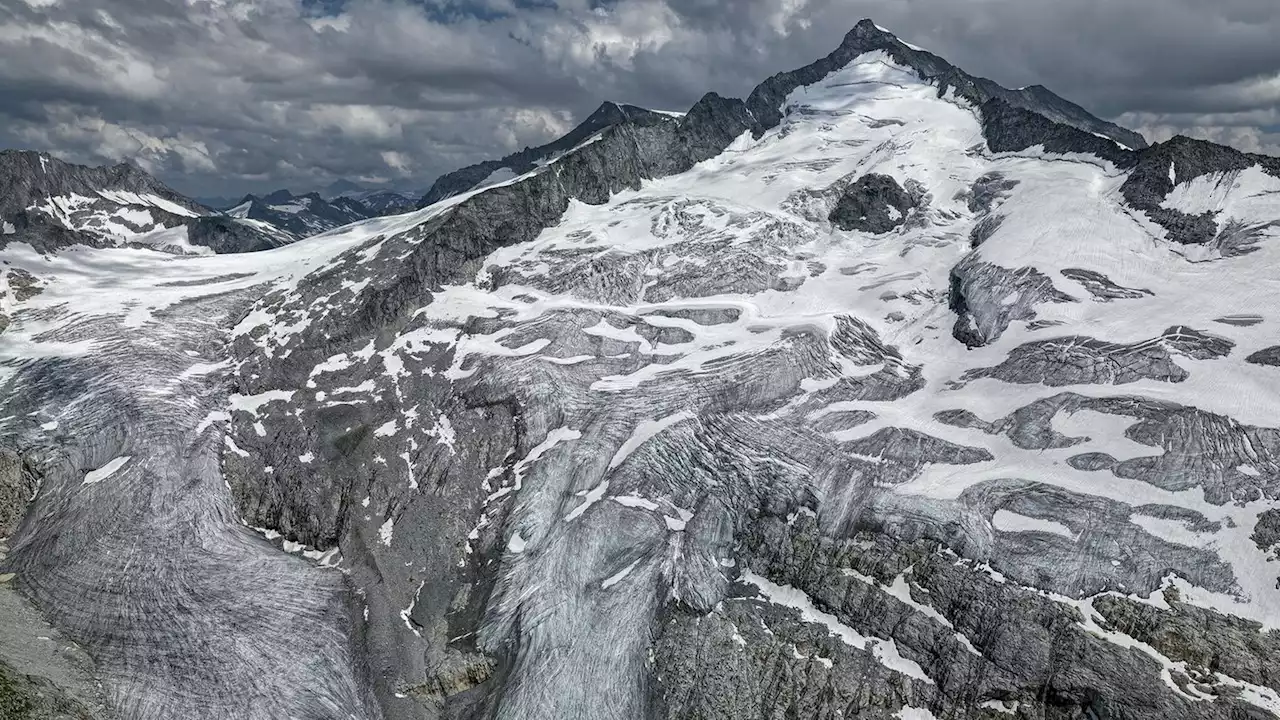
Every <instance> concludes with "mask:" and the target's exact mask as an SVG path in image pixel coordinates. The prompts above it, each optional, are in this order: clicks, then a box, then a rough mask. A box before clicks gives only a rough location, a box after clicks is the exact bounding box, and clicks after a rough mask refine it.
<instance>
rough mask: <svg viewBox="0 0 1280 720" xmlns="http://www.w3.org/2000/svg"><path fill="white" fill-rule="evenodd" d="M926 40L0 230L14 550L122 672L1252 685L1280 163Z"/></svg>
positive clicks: (1274, 702) (615, 714) (1024, 704)
mask: <svg viewBox="0 0 1280 720" xmlns="http://www.w3.org/2000/svg"><path fill="white" fill-rule="evenodd" d="M942 63H943V61H941V60H940V59H938V58H936V57H934V56H932V55H928V53H926V52H925V51H922V50H919V49H916V48H913V47H912V46H907V45H903V44H902V43H900V42H899V41H897V40H896V39H895V38H893V37H892V36H891V35H888V34H887V33H885V32H883V31H881V30H879V29H876V28H875V27H874V26H873V25H871V24H870V23H869V22H864V23H862V24H859V26H858V27H857V28H856V29H855V30H854V31H853V32H852V33H850V35H849V37H848V38H847V39H846V42H845V44H844V45H842V47H841V49H839V50H837V51H836V53H833V54H832V56H830V57H829V58H827V59H826V60H823V61H819V62H818V63H815V64H814V65H812V66H809V67H808V68H805V69H802V70H800V71H797V72H796V73H791V74H784V75H780V76H776V77H775V78H773V79H771V80H770V81H767V82H766V83H765V84H763V85H762V86H761V87H760V88H758V89H757V91H756V92H755V93H753V95H752V97H751V98H749V99H748V100H747V101H745V102H743V101H731V100H727V99H724V98H719V97H718V96H708V97H707V98H704V99H703V100H702V101H700V102H699V104H698V105H696V106H695V107H694V108H693V109H692V110H691V111H690V113H688V114H687V115H684V116H664V118H665V119H661V120H658V119H654V118H646V120H645V123H644V124H627V123H622V124H618V125H611V126H609V127H607V128H605V129H602V130H600V131H599V132H598V133H596V134H594V135H592V136H591V137H589V138H587V139H585V140H583V141H581V142H580V143H578V144H576V145H575V146H574V147H573V148H571V149H569V150H567V151H566V152H565V153H564V154H562V155H560V156H558V157H557V158H556V159H554V160H552V161H549V162H547V163H545V164H542V165H539V166H537V167H535V168H534V169H532V170H530V171H529V172H528V173H526V174H524V175H520V176H516V177H511V178H507V179H503V180H501V181H500V182H496V183H495V184H493V185H489V186H485V187H482V188H480V189H478V190H472V191H470V192H468V193H464V194H461V195H456V196H454V197H451V198H450V199H448V200H445V201H442V202H439V203H435V204H433V205H430V206H428V207H427V208H426V209H424V210H420V211H418V212H416V213H410V214H408V215H402V216H396V217H392V218H384V219H380V220H375V221H369V222H365V223H359V224H356V225H352V226H349V227H347V228H343V229H339V230H335V231H332V232H329V233H326V234H324V235H320V236H317V237H315V238H311V239H308V240H304V241H301V242H299V243H297V244H295V245H292V246H290V247H287V248H281V249H278V250H273V251H267V252H263V253H255V254H252V255H250V256H243V257H240V258H228V257H212V258H184V259H176V258H171V257H163V256H159V255H158V254H155V253H151V252H147V251H141V250H137V251H123V250H77V251H70V252H64V253H62V254H60V255H56V256H53V257H52V258H49V259H46V258H43V257H40V256H38V255H37V254H36V253H34V252H32V251H30V250H28V249H24V248H22V247H10V248H9V249H7V250H5V251H3V253H2V254H0V258H3V259H4V260H5V261H7V264H6V265H5V268H6V271H5V272H6V273H7V275H5V276H4V277H5V278H6V282H7V283H8V286H7V287H9V290H8V291H7V292H8V294H7V295H6V296H5V299H3V302H4V303H5V305H4V307H5V308H6V310H5V312H11V313H12V315H13V324H12V325H11V326H10V328H9V329H8V330H7V331H6V332H5V333H4V334H3V335H0V348H3V353H4V356H5V358H6V368H7V370H8V372H9V373H10V374H9V376H8V377H7V378H6V382H7V383H8V394H7V396H6V401H5V402H6V409H5V410H4V412H3V413H0V415H6V416H8V417H7V418H6V420H5V424H4V425H3V428H2V429H3V432H4V439H5V440H6V441H7V443H8V445H9V446H10V447H12V448H14V452H15V453H17V454H18V455H20V456H21V457H22V459H23V462H26V463H28V464H29V465H30V467H31V468H32V469H31V471H30V473H29V474H28V475H25V476H24V477H31V478H36V477H38V478H39V479H40V482H41V484H40V486H39V488H38V491H37V492H35V493H34V500H33V501H32V503H31V506H30V508H29V509H28V510H27V513H26V516H25V519H24V520H23V521H22V523H21V524H20V525H19V526H18V527H17V529H16V530H15V532H14V535H13V538H12V539H11V541H10V544H11V545H12V547H13V552H12V555H11V557H10V559H9V560H8V561H6V562H7V566H6V567H8V568H9V569H12V570H15V571H16V572H17V573H18V577H17V580H16V582H18V583H19V586H20V587H21V588H22V589H23V591H24V593H25V594H26V595H27V596H28V597H30V598H31V599H32V600H33V601H34V602H35V603H36V604H37V605H38V606H40V607H41V608H43V609H44V610H45V611H46V612H47V613H48V614H49V616H50V617H51V618H52V619H53V620H54V622H55V625H57V626H59V627H60V628H63V629H65V630H66V631H67V632H68V633H69V634H70V635H72V636H73V637H74V638H76V639H77V640H78V641H79V642H81V643H82V644H84V645H86V647H87V648H88V649H89V650H90V653H91V654H92V655H93V656H94V657H95V659H96V660H97V662H98V666H99V671H100V672H101V674H102V675H103V677H104V678H105V679H106V681H107V682H108V685H109V687H110V688H112V690H113V693H114V698H115V699H116V702H117V705H118V707H119V709H120V712H121V714H122V715H124V716H125V717H130V718H134V717H137V718H168V717H202V718H203V717H209V718H276V717H281V718H283V717H317V718H319V717H326V718H328V717H344V718H345V717H358V718H366V717H367V718H376V717H388V718H437V717H451V718H464V717H465V718H471V717H494V718H531V717H549V718H638V717H662V718H836V717H844V718H875V719H878V720H880V719H883V720H887V719H888V718H904V719H919V718H989V719H992V720H994V719H997V718H1003V717H1019V718H1055V719H1058V718H1062V719H1066V718H1073V719H1074V718H1111V717H1115V718H1152V719H1155V718H1269V717H1275V716H1276V715H1277V714H1280V694H1278V693H1277V690H1278V689H1280V632H1277V630H1276V628H1277V626H1280V590H1277V578H1276V576H1277V570H1276V569H1275V566H1274V565H1273V564H1271V563H1269V560H1271V559H1274V558H1275V557H1276V552H1277V548H1278V547H1280V507H1277V503H1276V501H1275V500H1274V499H1273V498H1274V497H1275V494H1276V486H1277V480H1278V479H1280V430H1277V429H1276V427H1275V426H1276V420H1275V409H1276V408H1277V407H1280V383H1278V382H1277V380H1280V367H1278V366H1280V347H1277V346H1276V341H1275V338H1276V335H1277V320H1278V319H1280V318H1278V317H1277V316H1278V315H1280V282H1277V281H1276V280H1275V279H1274V273H1273V272H1269V268H1272V267H1275V266H1276V264H1277V262H1280V242H1278V241H1277V238H1276V235H1277V234H1280V230H1278V229H1277V227H1276V226H1275V225H1274V223H1275V222H1276V221H1277V220H1280V170H1278V169H1277V165H1276V164H1275V163H1274V162H1273V161H1271V160H1270V159H1267V158H1259V157H1256V156H1245V155H1242V154H1240V153H1235V152H1234V151H1230V150H1227V149H1225V148H1217V147H1216V146H1209V145H1208V144H1207V143H1206V144H1196V143H1194V142H1192V141H1184V140H1176V141H1172V142H1170V143H1167V144H1163V145H1158V146H1153V147H1151V148H1135V147H1126V146H1124V145H1123V144H1121V142H1119V141H1117V139H1118V140H1131V139H1130V138H1129V136H1128V135H1125V134H1124V132H1123V131H1121V130H1120V129H1115V130H1114V131H1112V130H1108V128H1107V126H1106V124H1103V123H1101V121H1096V120H1092V119H1090V118H1087V117H1083V116H1081V115H1079V114H1078V113H1077V111H1078V112H1079V113H1083V111H1081V110H1080V109H1079V108H1076V107H1075V106H1071V105H1070V104H1069V103H1065V101H1060V100H1057V101H1056V102H1049V101H1048V100H1046V99H1045V96H1043V95H1038V96H1036V97H1033V98H1031V99H1030V100H1026V101H1025V102H1024V101H1023V100H1019V99H1018V97H1015V96H1014V95H1012V93H1015V91H1003V89H1000V91H1001V92H1004V93H1011V95H1008V96H1004V95H1000V94H998V93H996V92H995V91H993V90H991V89H990V88H988V87H986V86H983V85H982V83H983V82H989V81H981V80H980V79H974V78H971V77H968V76H963V75H962V74H958V73H959V71H956V70H955V69H954V68H950V69H948V68H949V67H950V66H944V65H943V64H942ZM1045 92H1047V91H1045ZM1018 102H1024V104H1022V105H1018V104H1017V103H1018ZM1036 103H1040V104H1041V105H1036ZM768 108H773V110H772V112H775V113H776V114H777V117H776V118H775V119H774V120H772V121H770V120H767V118H766V116H767V115H768V113H766V112H765V110H766V109H768ZM1046 108H1047V109H1046ZM1073 108H1074V109H1073ZM1110 127H1112V128H1114V126H1110ZM1101 130H1107V131H1108V132H1111V133H1112V135H1114V136H1115V138H1117V139H1113V138H1112V137H1109V136H1104V135H1105V133H1101V132H1100V131H1101ZM1134 144H1135V145H1136V144H1137V143H1134ZM33 292H34V293H35V294H32V293H33ZM19 293H20V294H21V295H22V298H21V299H19V298H18V296H17V295H18V294H19ZM300 658H301V660H300Z"/></svg>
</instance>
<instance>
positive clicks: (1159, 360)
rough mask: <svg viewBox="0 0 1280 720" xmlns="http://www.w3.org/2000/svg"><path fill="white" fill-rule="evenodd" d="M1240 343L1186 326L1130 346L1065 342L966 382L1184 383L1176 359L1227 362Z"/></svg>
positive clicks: (1017, 352)
mask: <svg viewBox="0 0 1280 720" xmlns="http://www.w3.org/2000/svg"><path fill="white" fill-rule="evenodd" d="M1233 347H1235V343H1233V342H1231V341H1230V340H1227V339H1226V338H1222V337H1218V336H1215V335H1210V334H1208V333H1205V332H1202V331H1199V330H1195V329H1192V328H1188V327H1184V326H1176V327H1171V328H1169V329H1167V330H1165V331H1164V333H1163V334H1161V335H1160V336H1159V337H1156V338H1152V339H1150V340H1144V341H1142V342H1138V343H1132V344H1124V343H1112V342H1105V341H1102V340H1097V339H1095V338H1090V337H1079V336H1075V337H1061V338H1054V339H1052V340H1039V341H1036V342H1031V343H1027V344H1025V345H1019V346H1018V347H1016V348H1014V349H1013V350H1012V351H1010V353H1009V356H1008V358H1007V359H1005V360H1004V361H1003V362H1001V363H1000V364H999V365H997V366H995V367H991V368H977V369H974V370H969V371H967V372H966V373H965V374H964V376H963V379H965V380H974V379H977V378H995V379H998V380H1001V381H1003V382H1008V383H1019V384H1033V383H1039V384H1042V385H1049V386H1051V387H1059V386H1063V385H1124V384H1126V383H1132V382H1137V381H1138V380H1159V381H1162V382H1182V381H1183V380H1186V379H1187V377H1188V373H1187V371H1186V370H1184V369H1183V368H1182V367H1181V366H1180V365H1178V364H1177V363H1176V362H1174V356H1175V355H1183V356H1186V357H1189V358H1194V359H1197V360H1208V359H1216V358H1223V357H1226V356H1227V355H1228V354H1230V352H1231V349H1232V348H1233Z"/></svg>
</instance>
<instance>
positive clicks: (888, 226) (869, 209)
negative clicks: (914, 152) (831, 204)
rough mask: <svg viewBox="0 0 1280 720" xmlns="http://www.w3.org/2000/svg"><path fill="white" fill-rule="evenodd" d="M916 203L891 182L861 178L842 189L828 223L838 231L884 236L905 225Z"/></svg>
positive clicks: (878, 177) (871, 176) (870, 176)
mask: <svg viewBox="0 0 1280 720" xmlns="http://www.w3.org/2000/svg"><path fill="white" fill-rule="evenodd" d="M916 202H917V201H916V198H913V197H912V196H911V195H910V194H908V192H907V191H906V190H903V189H902V186H901V185H899V184H898V182H897V181H896V180H894V179H893V178H891V177H889V176H887V175H876V174H868V175H863V176H862V177H860V178H858V179H857V180H855V181H854V182H853V183H852V184H850V185H849V186H848V187H846V188H845V189H844V192H843V193H842V194H841V195H840V199H839V200H838V201H837V202H836V206H835V208H834V209H833V210H832V211H831V216H830V220H831V222H833V223H835V225H836V226H837V227H839V228H840V229H841V230H861V231H863V232H869V233H873V234H880V233H886V232H889V231H890V230H893V229H894V228H896V227H898V226H899V225H902V223H903V222H905V221H906V217H907V213H909V212H911V210H912V208H914V207H915V206H916Z"/></svg>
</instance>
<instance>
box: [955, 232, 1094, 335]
mask: <svg viewBox="0 0 1280 720" xmlns="http://www.w3.org/2000/svg"><path fill="white" fill-rule="evenodd" d="M948 297H949V305H950V307H951V310H952V312H954V313H955V314H956V322H955V327H954V328H953V329H952V335H953V336H954V337H955V338H956V339H957V340H959V341H960V342H962V343H964V344H965V345H967V346H969V347H971V348H972V347H981V346H983V345H986V344H988V343H991V342H993V341H995V340H996V339H998V338H999V337H1000V336H1001V335H1002V334H1003V333H1004V331H1005V330H1007V329H1008V327H1009V323H1011V322H1013V321H1015V320H1026V321H1031V320H1035V318H1036V312H1035V306H1036V305H1038V304H1040V303H1046V302H1054V303H1067V302H1079V301H1078V300H1077V299H1076V298H1073V297H1071V296H1070V295H1067V294H1066V293H1064V292H1062V291H1061V290H1058V289H1057V288H1056V287H1054V285H1053V281H1052V280H1050V279H1049V278H1048V277H1046V276H1045V275H1044V274H1042V273H1040V271H1038V270H1036V269H1035V268H1018V269H1016V270H1010V269H1008V268H1003V267H1000V266H999V265H993V264H991V263H987V262H984V261H982V260H981V259H980V258H979V257H978V256H977V255H973V254H971V255H969V256H967V257H966V258H965V259H964V260H962V261H960V263H959V264H957V265H956V266H955V268H953V269H952V270H951V286H950V292H949V296H948Z"/></svg>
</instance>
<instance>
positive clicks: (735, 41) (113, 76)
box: [0, 0, 1280, 196]
mask: <svg viewBox="0 0 1280 720" xmlns="http://www.w3.org/2000/svg"><path fill="white" fill-rule="evenodd" d="M863 17H871V18H873V19H875V20H876V21H877V22H878V23H879V24H880V25H883V26H886V27H888V28H889V29H890V30H892V31H893V32H894V33H896V34H897V35H899V36H900V37H902V38H903V39H904V40H907V41H909V42H912V43H915V44H917V45H922V46H924V47H926V48H928V49H929V50H932V51H933V52H935V53H937V54H938V55H941V56H943V57H944V58H946V59H948V60H950V61H951V62H953V63H955V64H957V65H959V66H961V67H963V68H964V69H966V70H968V71H969V72H971V73H974V74H978V75H984V76H987V77H990V78H992V79H993V80H996V81H997V82H1000V83H1001V84H1003V85H1006V86H1010V87H1017V86H1021V85H1027V84H1034V83H1040V84H1043V85H1046V86H1048V87H1049V88H1050V89H1052V90H1054V91H1055V92H1057V93H1058V94H1060V95H1062V96H1064V97H1066V98H1068V99H1070V100H1073V101H1075V102H1077V103H1079V104H1081V105H1083V106H1085V107H1086V108H1088V109H1089V110H1091V111H1093V112H1094V113H1095V114H1097V115H1099V116H1102V117H1105V118H1108V119H1114V120H1116V121H1117V122H1120V123H1121V124H1124V125H1127V126H1129V127H1132V128H1134V129H1136V130H1138V131H1140V132H1142V133H1143V134H1145V135H1146V136H1147V137H1148V139H1150V140H1162V139H1166V138H1168V137H1169V136H1170V135H1172V134H1173V133H1175V132H1183V133H1185V134H1190V135H1195V136H1200V137H1207V138H1209V139H1213V140H1217V141H1219V142H1224V143H1227V144H1230V145H1234V146H1236V147H1239V148H1241V149H1244V150H1250V151H1262V152H1270V153H1273V154H1280V115H1278V111H1277V104H1278V102H1277V101H1278V100H1280V42H1276V38H1280V5H1277V3H1276V0H1216V1H1215V2H1207V1H1206V0H882V1H880V2H863V1H862V0H616V1H614V2H608V1H605V0H418V1H417V2H403V1H400V0H395V1H388V0H348V1H346V2H344V1H343V0H305V1H303V2H299V1H298V0H247V1H243V2H242V1H240V0H188V1H187V2H183V1H182V0H0V147H18V148H30V149H39V150H48V151H51V152H53V153H55V154H57V155H59V156H62V157H64V158H65V159H68V160H73V161H78V162H91V163H95V164H100V163H105V162H116V161H119V160H122V159H130V160H133V161H134V162H137V163H138V164H139V165H141V166H142V167H143V168H145V169H147V170H150V171H151V172H153V173H155V174H156V175H158V176H159V177H160V178H162V179H163V180H164V181H166V182H168V183H169V184H170V185H172V186H173V187H175V188H176V189H178V190H180V191H182V192H185V193H188V194H192V195H204V196H208V195H223V194H226V195H237V194H241V193H244V192H246V191H260V190H264V189H271V188H276V187H290V188H293V189H296V190H306V189H310V188H315V187H320V186H323V185H325V184H327V183H328V182H330V181H332V180H333V179H335V178H337V177H346V178H351V179H364V180H366V181H382V182H388V183H393V184H395V185H398V186H405V187H413V188H423V187H426V186H427V185H429V184H430V182H431V181H432V180H433V179H434V178H435V177H436V176H437V175H439V174H441V173H442V172H447V171H449V170H452V169H455V168H457V167H460V166H463V165H467V164H470V163H472V162H475V161H477V160H481V159H485V158H489V157H499V156H502V155H505V154H506V153H508V152H511V151H514V150H518V149H520V148H522V147H524V146H526V145H536V144H540V143H542V142H545V141H547V140H549V139H552V138H554V137H555V136H557V135H559V134H560V133H563V132H564V131H565V130H567V129H568V128H570V127H572V126H573V124H574V123H575V121H576V120H580V119H581V118H583V117H584V116H585V115H586V114H587V113H589V112H590V111H591V110H592V109H594V108H595V107H596V106H597V105H599V103H600V102H601V101H603V100H615V101H618V102H629V103H633V104H637V105H644V106H647V107H652V108H655V109H661V110H683V109H687V108H688V107H689V106H690V105H691V104H692V103H693V102H694V101H696V100H697V99H698V97H700V96H701V95H702V94H703V93H704V92H706V91H708V90H715V91H717V92H719V93H721V94H725V95H734V96H738V97H742V96H745V94H746V93H747V92H749V91H750V89H751V88H752V87H753V86H754V85H755V84H756V83H757V82H759V81H760V80H762V79H763V78H765V77H767V76H769V75H771V74H773V73H775V72H778V71H782V70H789V69H793V68H795V67H798V66H800V65H804V64H806V63H808V62H810V61H812V60H813V59H815V58H817V57H821V56H822V55H825V54H826V53H828V52H829V51H830V50H832V49H833V48H834V47H835V46H836V45H838V44H839V41H840V38H841V36H842V35H843V34H844V33H845V32H846V31H847V30H848V29H849V28H851V27H852V26H853V25H854V24H855V23H856V22H857V21H858V20H859V19H861V18H863Z"/></svg>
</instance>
